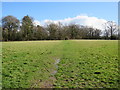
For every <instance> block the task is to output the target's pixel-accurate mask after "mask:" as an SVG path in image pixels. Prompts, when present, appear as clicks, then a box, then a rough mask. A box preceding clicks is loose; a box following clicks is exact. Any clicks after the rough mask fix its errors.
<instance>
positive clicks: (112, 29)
mask: <svg viewBox="0 0 120 90" xmlns="http://www.w3.org/2000/svg"><path fill="white" fill-rule="evenodd" d="M106 31H108V32H109V34H110V38H111V39H114V34H115V33H116V31H117V25H116V23H115V22H113V21H108V22H107V23H106ZM107 34H108V33H107Z"/></svg>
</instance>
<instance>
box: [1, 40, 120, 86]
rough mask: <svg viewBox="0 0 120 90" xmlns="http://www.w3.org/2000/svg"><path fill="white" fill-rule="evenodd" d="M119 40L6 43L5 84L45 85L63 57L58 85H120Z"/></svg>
mask: <svg viewBox="0 0 120 90" xmlns="http://www.w3.org/2000/svg"><path fill="white" fill-rule="evenodd" d="M117 44H118V42H117V41H111V40H108V41H107V40H65V41H29V42H3V53H2V54H3V61H2V68H3V73H2V76H3V87H5V88H30V87H33V88H35V87H37V88H40V87H44V86H42V85H43V82H44V81H46V80H49V78H50V77H52V75H51V72H52V70H54V69H56V67H55V65H54V63H55V60H56V59H60V62H59V64H58V72H57V73H56V74H55V76H54V77H55V78H56V80H55V81H54V83H53V86H54V87H56V88H102V87H106V88H117V86H118V82H119V80H118V45H117Z"/></svg>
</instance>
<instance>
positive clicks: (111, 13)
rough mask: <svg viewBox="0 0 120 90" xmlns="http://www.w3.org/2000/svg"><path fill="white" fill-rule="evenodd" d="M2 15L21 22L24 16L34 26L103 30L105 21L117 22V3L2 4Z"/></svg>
mask: <svg viewBox="0 0 120 90" xmlns="http://www.w3.org/2000/svg"><path fill="white" fill-rule="evenodd" d="M2 15H3V17H4V16H7V15H13V16H15V17H17V18H18V19H19V20H21V19H22V18H23V17H24V16H25V15H29V16H31V17H33V18H34V24H35V25H42V26H43V25H45V24H46V23H58V22H61V23H63V24H65V25H66V24H71V23H76V24H80V25H85V26H92V27H94V28H98V29H101V30H102V29H103V24H104V23H106V22H107V21H109V20H110V21H115V22H116V23H117V22H118V3H117V2H3V3H2Z"/></svg>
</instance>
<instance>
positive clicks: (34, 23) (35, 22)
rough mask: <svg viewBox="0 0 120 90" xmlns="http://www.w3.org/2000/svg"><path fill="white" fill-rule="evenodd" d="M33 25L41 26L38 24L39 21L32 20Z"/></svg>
mask: <svg viewBox="0 0 120 90" xmlns="http://www.w3.org/2000/svg"><path fill="white" fill-rule="evenodd" d="M33 25H35V26H37V25H41V24H40V21H38V20H34V21H33Z"/></svg>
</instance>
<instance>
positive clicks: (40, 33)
mask: <svg viewBox="0 0 120 90" xmlns="http://www.w3.org/2000/svg"><path fill="white" fill-rule="evenodd" d="M33 21H34V20H33V18H31V17H30V16H28V15H27V16H24V17H23V18H22V21H21V22H20V20H18V19H17V18H16V17H14V16H10V15H9V16H6V17H3V18H2V26H0V30H2V31H1V32H2V38H1V40H2V41H28V40H68V39H118V29H117V25H116V24H115V23H114V22H112V21H108V22H107V23H105V24H104V31H103V30H100V29H95V28H93V27H88V26H82V25H78V24H69V25H63V24H62V23H60V22H59V23H58V24H55V23H50V24H47V25H45V26H40V25H37V26H35V25H34V24H33Z"/></svg>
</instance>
